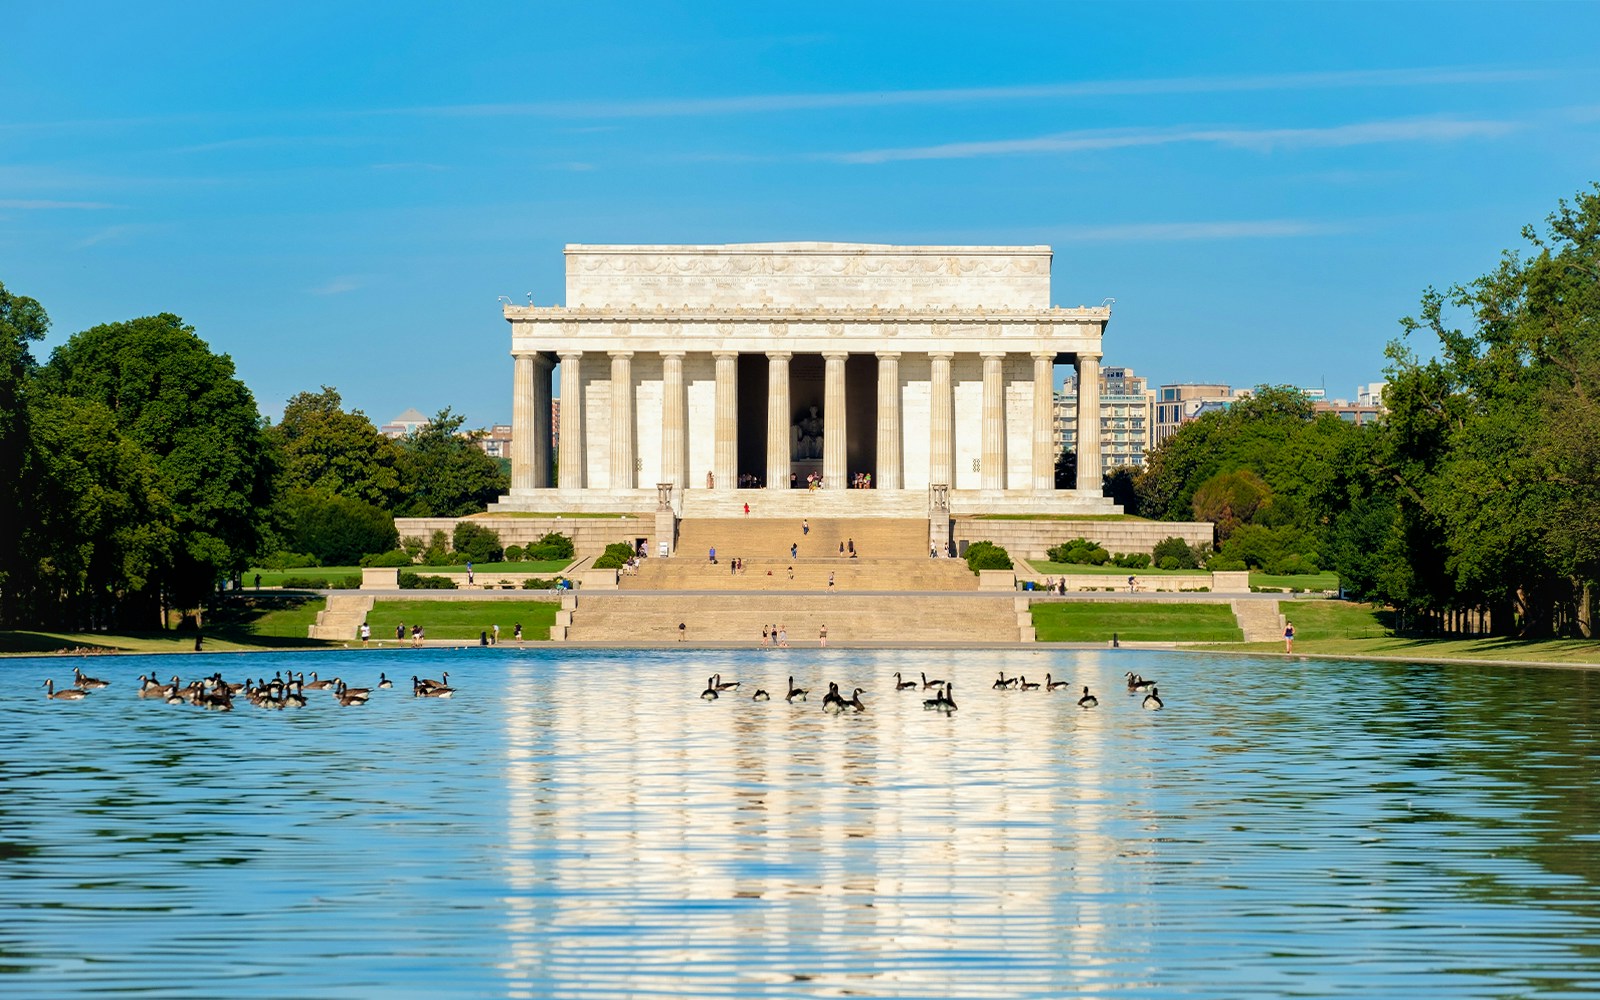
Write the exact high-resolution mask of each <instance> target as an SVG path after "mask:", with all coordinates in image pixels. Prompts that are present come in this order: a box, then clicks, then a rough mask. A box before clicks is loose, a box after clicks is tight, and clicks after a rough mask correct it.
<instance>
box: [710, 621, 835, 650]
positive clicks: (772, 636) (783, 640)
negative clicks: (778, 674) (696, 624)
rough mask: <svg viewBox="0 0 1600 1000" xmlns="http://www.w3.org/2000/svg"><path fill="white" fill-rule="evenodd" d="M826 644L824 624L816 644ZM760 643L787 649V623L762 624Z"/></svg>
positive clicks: (826, 636) (826, 630)
mask: <svg viewBox="0 0 1600 1000" xmlns="http://www.w3.org/2000/svg"><path fill="white" fill-rule="evenodd" d="M680 628H681V626H680ZM827 644H828V626H826V625H824V626H822V628H821V630H820V631H819V632H818V635H817V645H819V646H826V645H827ZM761 645H762V646H763V647H767V646H771V647H774V648H779V649H787V648H788V647H789V626H787V625H763V626H761Z"/></svg>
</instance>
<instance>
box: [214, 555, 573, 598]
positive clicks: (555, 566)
mask: <svg viewBox="0 0 1600 1000" xmlns="http://www.w3.org/2000/svg"><path fill="white" fill-rule="evenodd" d="M571 564H572V560H570V559H563V560H559V561H555V562H550V561H545V562H498V563H478V564H475V565H474V566H473V567H472V571H473V572H474V573H475V574H477V575H478V576H479V577H493V576H494V575H495V574H497V573H536V574H538V575H540V576H554V575H555V574H557V573H559V572H561V571H562V570H564V569H566V568H567V567H568V566H570V565H571ZM400 568H401V569H410V570H412V571H413V572H416V573H420V574H422V575H423V576H427V575H429V574H439V573H465V572H466V571H467V567H466V564H465V563H463V564H461V565H459V566H409V567H407V566H402V567H400ZM257 573H260V574H261V585H262V586H263V587H281V586H283V581H284V580H285V579H286V578H287V577H293V576H298V577H310V578H311V579H313V580H340V579H343V578H344V577H347V576H360V575H361V567H360V566H308V567H306V568H305V569H259V568H257V569H248V570H245V574H244V586H245V590H247V591H248V590H250V589H251V588H252V587H254V586H255V575H256V574H257Z"/></svg>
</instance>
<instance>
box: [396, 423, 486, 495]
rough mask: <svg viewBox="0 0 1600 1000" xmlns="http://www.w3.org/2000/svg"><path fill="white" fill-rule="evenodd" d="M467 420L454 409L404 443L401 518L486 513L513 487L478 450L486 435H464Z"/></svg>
mask: <svg viewBox="0 0 1600 1000" xmlns="http://www.w3.org/2000/svg"><path fill="white" fill-rule="evenodd" d="M465 422H466V418H465V417H462V416H458V415H455V414H452V413H451V412H450V408H449V407H445V408H444V409H443V410H440V411H439V413H438V415H437V416H435V417H434V418H433V420H431V421H429V422H428V423H426V424H424V425H423V426H421V427H419V428H417V429H416V430H415V431H413V432H412V433H411V434H409V435H407V436H406V437H405V438H404V439H402V441H401V445H400V453H401V456H402V463H401V464H402V469H403V474H402V481H403V483H404V484H405V486H404V490H405V493H406V495H405V498H404V499H403V500H402V501H401V502H400V504H399V505H398V507H397V508H396V510H395V515H396V516H399V517H463V516H465V515H467V514H477V513H481V512H482V511H483V509H484V508H485V507H487V506H488V505H489V503H490V502H492V501H493V500H495V499H496V498H497V497H499V496H500V495H501V494H502V493H504V492H505V491H506V489H507V487H508V486H509V483H508V482H507V480H506V476H505V474H504V473H503V472H501V471H500V465H499V463H497V462H496V461H495V460H494V459H492V458H490V457H489V456H488V455H486V454H484V451H483V449H482V448H480V447H479V446H478V441H479V439H481V438H482V432H481V431H472V432H466V433H463V432H462V431H461V425H462V424H463V423H465Z"/></svg>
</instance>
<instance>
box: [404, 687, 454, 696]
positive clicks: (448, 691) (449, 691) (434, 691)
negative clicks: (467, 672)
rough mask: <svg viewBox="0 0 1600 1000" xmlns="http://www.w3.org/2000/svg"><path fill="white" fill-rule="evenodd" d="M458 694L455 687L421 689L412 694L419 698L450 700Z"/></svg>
mask: <svg viewBox="0 0 1600 1000" xmlns="http://www.w3.org/2000/svg"><path fill="white" fill-rule="evenodd" d="M455 693H456V689H455V688H453V687H445V686H443V685H440V686H439V687H419V688H417V689H416V690H415V691H413V692H412V694H413V695H415V696H416V697H418V698H449V697H450V696H452V695H454V694H455Z"/></svg>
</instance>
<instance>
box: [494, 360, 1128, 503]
mask: <svg viewBox="0 0 1600 1000" xmlns="http://www.w3.org/2000/svg"><path fill="white" fill-rule="evenodd" d="M684 353H685V352H683V351H664V352H662V354H661V359H662V403H661V455H662V481H663V482H670V483H673V484H675V485H677V486H679V487H680V488H687V487H689V486H691V485H693V484H691V483H690V482H689V449H688V433H687V428H688V409H689V408H688V398H687V393H686V387H685V385H684V380H683V358H684ZM559 356H560V359H561V437H560V453H559V455H558V456H557V459H558V465H559V468H560V481H559V482H558V484H557V485H558V486H559V488H560V489H563V490H581V489H583V488H584V478H585V477H584V456H583V442H584V419H583V357H584V354H583V352H582V351H561V352H559ZM607 356H608V357H609V358H610V360H611V381H612V384H613V385H632V383H633V352H632V351H608V352H607ZM712 356H713V357H714V358H715V360H716V397H715V398H716V411H715V414H714V420H713V427H712V434H713V440H714V441H715V445H714V449H713V458H712V480H711V482H709V483H707V486H709V487H712V488H714V489H717V490H732V489H735V488H736V487H737V486H738V475H739V470H738V448H739V438H738V433H739V427H738V422H739V354H738V352H736V351H716V352H713V355H712ZM792 357H793V354H792V353H791V352H788V351H770V352H768V353H767V362H768V366H767V396H768V404H767V463H766V464H767V482H768V483H777V484H784V483H787V482H788V481H789V469H790V444H791V441H790V425H789V419H790V415H791V413H790V409H791V408H790V404H789V361H790V359H791V358H792ZM822 357H823V360H824V362H825V368H824V375H823V378H824V382H823V420H824V429H823V436H822V476H823V481H824V484H825V485H826V487H827V488H829V489H843V488H844V487H845V486H847V485H848V484H847V482H846V479H847V477H848V474H849V473H848V469H847V468H846V458H845V455H846V452H845V445H846V439H847V429H846V425H845V361H846V359H847V358H848V357H849V354H848V352H828V353H825V354H823V356H822ZM1005 357H1006V355H1005V354H1004V353H1001V352H994V353H985V354H983V355H982V358H983V427H982V453H981V458H980V459H979V484H980V485H981V487H982V488H983V489H986V490H1002V489H1005V488H1006V406H1005V371H1004V362H1005ZM1032 357H1033V427H1032V431H1033V434H1032V437H1033V454H1032V456H1031V458H1032V463H1031V465H1032V477H1031V483H1030V484H1029V485H1030V486H1031V488H1032V489H1033V491H1035V492H1047V491H1050V490H1053V489H1054V488H1055V458H1056V456H1055V434H1054V430H1055V426H1054V424H1055V416H1054V415H1055V388H1054V377H1055V372H1054V366H1055V354H1054V353H1052V352H1047V351H1040V352H1035V353H1034V354H1033V355H1032ZM877 358H878V427H877V454H878V471H877V474H876V485H877V486H878V488H880V489H886V490H897V489H902V488H904V483H903V481H902V479H901V476H900V466H901V454H900V442H901V439H902V434H901V429H900V426H901V419H900V353H899V352H897V351H881V352H878V354H877ZM929 359H930V361H931V367H932V386H931V392H932V399H931V400H930V405H929V421H928V423H929V442H928V443H929V464H928V476H929V481H930V482H932V483H946V484H954V482H955V471H956V470H955V394H954V383H953V381H952V378H951V364H952V362H953V361H954V359H955V354H954V353H953V352H950V351H936V352H932V353H930V354H929ZM551 367H552V366H551V362H550V360H549V358H548V357H547V356H546V355H543V354H519V355H517V356H516V367H515V370H514V374H513V390H514V394H515V399H514V401H513V404H512V451H511V486H512V489H514V490H524V489H533V488H535V487H536V486H542V485H544V484H545V483H547V482H548V481H549V468H550V398H551V397H550V372H551ZM610 418H611V419H610V423H611V481H612V482H613V483H633V482H635V479H636V471H637V468H636V466H637V457H636V455H637V453H636V448H635V444H636V442H635V430H634V411H633V393H631V392H613V393H612V394H611V414H610ZM1077 447H1078V481H1077V486H1078V489H1079V490H1081V491H1092V492H1094V493H1095V494H1099V492H1100V479H1101V461H1100V356H1099V355H1097V354H1080V355H1078V440H1077Z"/></svg>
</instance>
